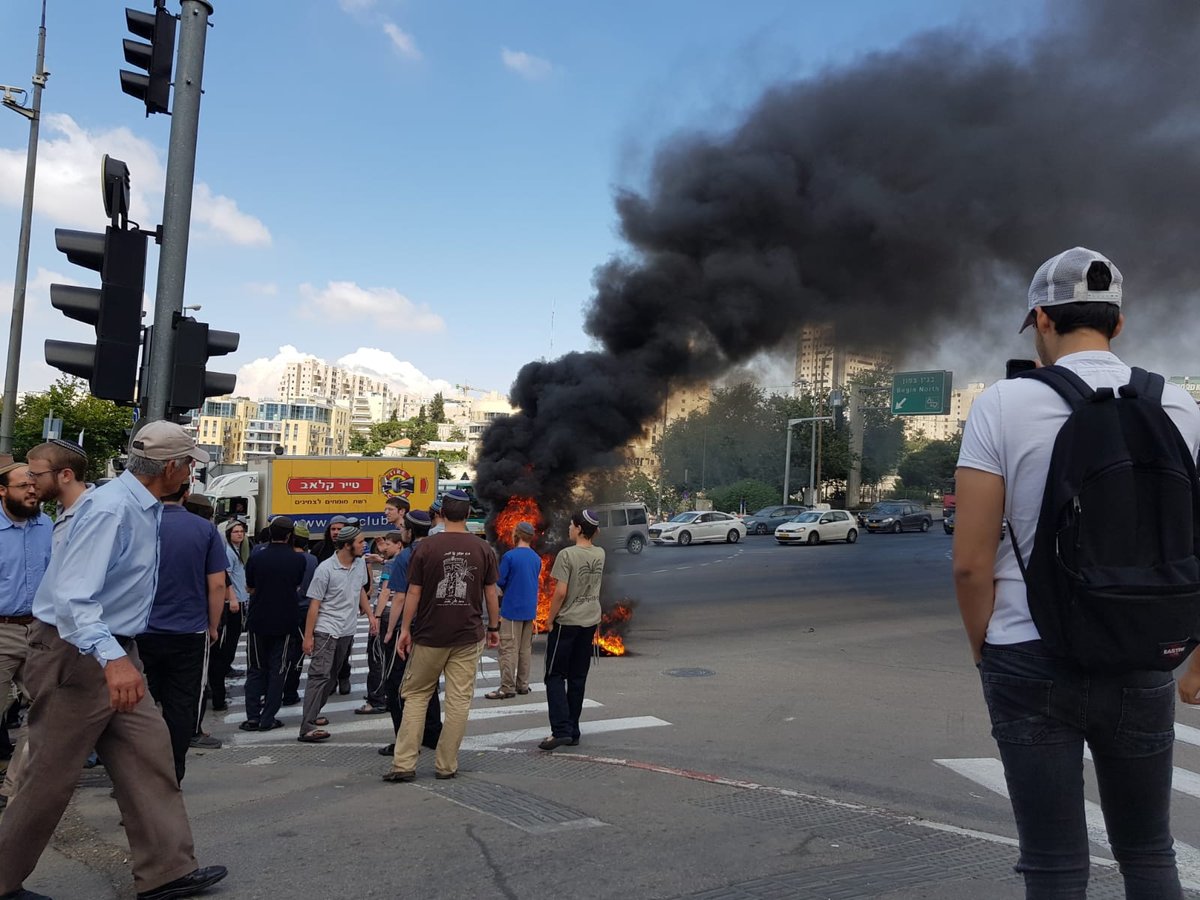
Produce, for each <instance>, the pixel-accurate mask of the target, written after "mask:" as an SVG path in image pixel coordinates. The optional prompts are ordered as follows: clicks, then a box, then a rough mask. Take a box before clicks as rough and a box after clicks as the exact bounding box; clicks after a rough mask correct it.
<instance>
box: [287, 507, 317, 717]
mask: <svg viewBox="0 0 1200 900" xmlns="http://www.w3.org/2000/svg"><path fill="white" fill-rule="evenodd" d="M308 541H309V531H308V526H307V525H305V524H304V523H303V522H297V523H296V524H295V527H294V528H293V529H292V551H293V552H294V553H295V554H296V555H297V556H298V557H300V559H301V560H303V561H304V577H303V578H302V579H301V581H300V587H298V588H297V589H296V627H295V629H294V633H295V635H296V640H294V641H291V642H289V643H288V653H287V674H286V675H285V676H284V679H283V705H284V706H295V705H296V704H297V703H299V702H300V675H301V674H302V672H303V670H304V650H303V649H302V646H301V645H302V644H303V643H304V623H305V621H307V619H308V586H309V585H310V584H312V579H313V573H315V572H316V571H317V558H316V557H315V556H313V555H312V554H311V553H309V552H308Z"/></svg>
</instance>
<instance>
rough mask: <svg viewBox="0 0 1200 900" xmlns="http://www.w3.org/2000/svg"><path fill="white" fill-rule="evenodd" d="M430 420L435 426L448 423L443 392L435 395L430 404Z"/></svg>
mask: <svg viewBox="0 0 1200 900" xmlns="http://www.w3.org/2000/svg"><path fill="white" fill-rule="evenodd" d="M429 419H430V421H431V422H433V424H434V425H440V424H441V423H442V422H445V421H446V398H445V397H443V396H442V392H441V391H438V392H437V393H436V394H434V395H433V402H432V403H430V404H429Z"/></svg>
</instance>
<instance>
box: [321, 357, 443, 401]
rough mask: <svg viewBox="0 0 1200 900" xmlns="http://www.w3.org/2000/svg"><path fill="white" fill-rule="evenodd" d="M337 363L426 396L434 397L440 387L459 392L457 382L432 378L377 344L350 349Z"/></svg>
mask: <svg viewBox="0 0 1200 900" xmlns="http://www.w3.org/2000/svg"><path fill="white" fill-rule="evenodd" d="M336 365H338V366H341V367H342V368H343V369H350V370H351V371H352V372H358V373H359V374H362V375H369V376H371V377H372V378H378V379H382V380H384V381H386V382H388V383H389V384H390V385H391V386H392V388H393V390H396V391H399V392H402V393H407V394H417V395H418V396H422V397H432V396H433V395H434V394H436V393H437V392H438V391H441V392H442V393H444V394H450V393H455V388H454V385H452V384H450V382H448V381H443V380H442V379H440V378H430V377H429V376H428V375H426V374H425V373H424V372H422V371H421V370H420V369H418V368H417V367H416V366H414V365H413V364H412V363H410V362H407V361H405V360H401V359H398V358H397V357H396V356H395V355H393V354H392V353H390V352H388V351H387V350H379V349H376V348H374V347H359V348H358V349H357V350H355V351H354V352H353V353H348V354H346V355H345V356H343V357H342V358H341V359H339V360H338V361H337V363H336Z"/></svg>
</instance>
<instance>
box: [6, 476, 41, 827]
mask: <svg viewBox="0 0 1200 900" xmlns="http://www.w3.org/2000/svg"><path fill="white" fill-rule="evenodd" d="M53 532H54V526H53V524H52V523H51V521H50V519H49V518H48V517H47V516H46V515H45V514H44V513H43V512H42V511H41V505H40V503H39V497H38V492H37V479H36V478H34V477H32V476H31V475H30V474H29V467H28V466H26V465H25V464H24V463H10V464H9V465H7V466H4V467H3V468H0V718H3V716H4V714H5V713H6V712H7V711H8V707H9V706H10V705H11V704H12V701H13V687H14V686H18V687H19V686H20V685H21V684H22V674H23V671H24V668H25V657H26V655H27V654H28V652H29V647H28V644H27V638H28V631H29V626H30V624H32V622H33V595H34V593H35V592H36V591H37V589H38V585H39V584H41V581H42V576H43V575H44V574H45V572H46V566H47V565H49V563H50V545H51V539H52V536H53ZM21 752H22V748H21V745H20V744H19V743H18V745H17V748H16V751H15V752H14V754H13V755H14V758H16V759H20V757H21ZM4 802H5V801H4V798H2V797H0V808H3V804H4Z"/></svg>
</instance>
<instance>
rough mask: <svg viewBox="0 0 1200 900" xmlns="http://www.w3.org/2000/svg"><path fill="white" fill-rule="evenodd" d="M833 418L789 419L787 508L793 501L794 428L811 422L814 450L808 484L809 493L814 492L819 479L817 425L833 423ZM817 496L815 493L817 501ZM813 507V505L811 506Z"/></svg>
mask: <svg viewBox="0 0 1200 900" xmlns="http://www.w3.org/2000/svg"><path fill="white" fill-rule="evenodd" d="M832 421H833V416H807V417H805V418H803V419H788V421H787V449H786V450H784V454H783V502H784V505H785V506H786V505H787V503H788V501H789V500H790V499H791V475H792V426H793V425H802V424H804V423H805V422H811V423H812V427H813V437H812V448H811V454H810V459H809V464H808V484H809V491H810V492H812V491H813V490H814V488H815V487H816V485H815V484H814V482H815V481H816V477H817V423H818V422H832ZM815 497H816V494H815V493H813V498H814V499H815ZM810 505H811V504H810Z"/></svg>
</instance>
